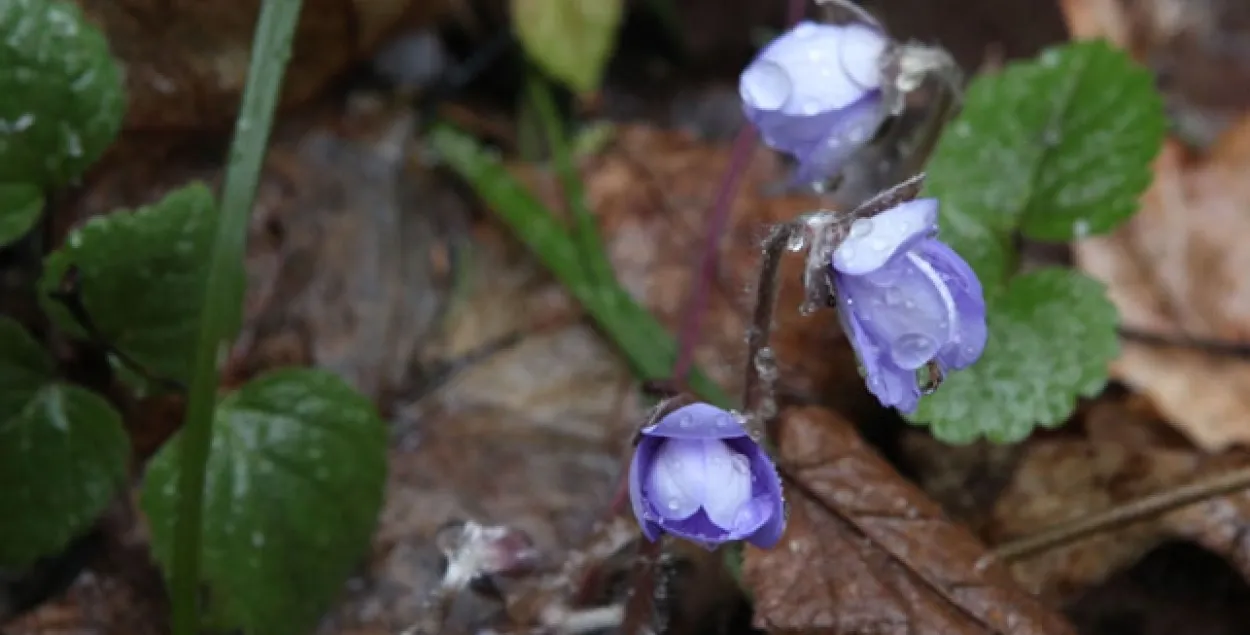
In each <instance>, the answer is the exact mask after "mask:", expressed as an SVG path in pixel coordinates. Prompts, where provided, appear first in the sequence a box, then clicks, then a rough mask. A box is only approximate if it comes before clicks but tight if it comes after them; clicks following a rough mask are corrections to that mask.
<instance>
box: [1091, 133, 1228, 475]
mask: <svg viewBox="0 0 1250 635" xmlns="http://www.w3.org/2000/svg"><path fill="white" fill-rule="evenodd" d="M1247 140H1250V118H1248V119H1246V120H1244V121H1243V122H1242V124H1241V125H1239V126H1238V127H1237V128H1236V129H1234V130H1233V131H1232V133H1231V136H1230V137H1228V138H1227V139H1226V141H1225V142H1224V143H1223V144H1222V145H1221V146H1219V147H1217V148H1216V149H1215V150H1214V152H1213V153H1212V154H1211V155H1210V156H1209V157H1208V158H1207V159H1205V160H1201V161H1194V160H1189V159H1187V157H1185V156H1184V153H1183V151H1182V150H1181V148H1180V147H1179V146H1177V145H1176V144H1175V143H1172V142H1169V143H1168V145H1167V146H1165V148H1164V151H1163V154H1162V155H1161V156H1160V157H1159V159H1158V160H1157V162H1156V165H1155V181H1154V184H1153V185H1152V186H1151V188H1150V190H1149V191H1148V192H1147V193H1146V195H1145V197H1144V198H1143V199H1142V209H1141V211H1140V212H1139V213H1138V214H1137V215H1136V216H1135V217H1133V219H1132V220H1130V221H1129V222H1128V223H1127V224H1126V225H1125V226H1123V227H1122V228H1120V229H1119V230H1118V231H1116V232H1115V233H1114V234H1112V235H1110V236H1105V237H1096V238H1091V239H1088V240H1084V241H1080V242H1078V243H1077V244H1076V245H1075V255H1076V260H1077V262H1078V264H1079V265H1080V266H1081V267H1082V268H1083V269H1085V270H1086V271H1087V272H1089V273H1090V274H1091V275H1093V276H1094V277H1096V278H1098V279H1100V280H1102V281H1103V282H1105V283H1106V284H1107V285H1108V287H1109V293H1110V296H1111V299H1112V301H1113V302H1115V305H1116V308H1117V309H1119V311H1120V315H1121V318H1122V320H1123V324H1124V325H1125V326H1126V327H1127V328H1130V329H1134V330H1140V331H1146V332H1150V333H1155V334H1160V335H1163V336H1165V337H1169V336H1170V337H1174V338H1177V339H1181V340H1184V339H1187V338H1199V339H1203V338H1205V339H1217V340H1224V341H1230V342H1242V341H1246V340H1247V338H1248V337H1250V284H1247V283H1246V281H1245V280H1246V279H1245V276H1244V272H1245V271H1247V270H1250V252H1247V251H1246V250H1245V249H1244V248H1243V246H1242V244H1241V243H1242V239H1243V237H1244V236H1247V235H1250V215H1247V213H1246V211H1247V210H1250V183H1248V182H1247V181H1246V179H1245V178H1244V177H1245V174H1246V172H1247V170H1250V151H1247V150H1248V148H1247V146H1248V145H1250V143H1248V142H1247ZM1112 370H1113V373H1114V374H1115V376H1116V377H1117V378H1119V379H1121V380H1123V381H1124V382H1125V383H1127V384H1129V385H1130V386H1132V387H1134V388H1136V389H1138V390H1141V391H1143V392H1145V393H1146V394H1148V395H1150V396H1151V397H1152V398H1153V399H1154V400H1155V401H1156V402H1157V403H1158V405H1159V408H1160V409H1161V410H1162V411H1163V413H1164V414H1165V415H1166V416H1167V417H1168V418H1169V419H1171V420H1172V421H1173V422H1175V424H1176V425H1177V426H1178V427H1179V428H1180V429H1181V430H1182V431H1183V432H1184V433H1185V434H1186V435H1187V436H1189V437H1190V438H1191V439H1192V440H1193V441H1194V443H1196V444H1197V445H1198V446H1200V447H1202V448H1204V449H1207V450H1211V451H1218V450H1221V449H1223V448H1225V447H1227V446H1229V445H1231V444H1247V443H1250V363H1247V362H1245V361H1242V360H1238V359H1235V358H1231V357H1228V356H1214V355H1211V354H1207V353H1204V352H1197V351H1194V350H1186V349H1182V348H1169V347H1159V346H1151V345H1146V344H1142V343H1136V342H1133V341H1126V342H1125V343H1124V347H1123V351H1122V353H1121V356H1120V358H1119V359H1118V360H1117V361H1116V362H1115V364H1114V365H1113V368H1112Z"/></svg>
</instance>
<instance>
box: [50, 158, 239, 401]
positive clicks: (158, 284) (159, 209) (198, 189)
mask: <svg viewBox="0 0 1250 635" xmlns="http://www.w3.org/2000/svg"><path fill="white" fill-rule="evenodd" d="M216 221H217V213H216V207H215V203H214V201H213V195H212V193H211V192H209V190H208V188H207V187H206V186H204V185H203V184H199V183H197V184H192V185H189V186H187V187H184V188H182V189H180V190H177V191H175V192H172V193H170V194H169V195H167V196H166V197H165V198H163V199H161V200H160V201H159V202H157V203H156V204H154V205H150V206H148V207H142V208H139V209H138V210H135V211H133V212H131V211H118V212H114V213H112V214H110V215H108V216H100V217H96V218H93V219H91V220H90V221H88V222H87V223H86V224H85V225H83V226H82V227H81V228H79V229H77V230H75V231H74V232H73V233H71V234H70V236H69V238H68V240H66V243H65V245H64V246H62V247H61V248H60V249H58V250H56V251H55V252H53V253H51V254H49V255H48V257H47V259H46V260H45V262H44V273H43V277H42V279H41V280H40V283H39V284H40V290H41V293H40V301H41V302H42V303H43V306H44V309H45V310H46V311H47V313H48V315H49V316H50V317H51V318H52V319H53V320H54V321H55V322H56V323H57V325H58V326H60V327H61V328H62V329H64V330H66V331H67V332H69V333H71V334H73V335H75V336H78V337H86V336H87V335H88V334H87V333H86V331H85V329H84V328H83V326H82V325H81V324H79V321H78V320H77V319H75V318H76V316H74V315H73V314H72V313H71V312H69V311H68V310H66V307H65V305H64V304H63V303H62V302H61V301H59V300H57V299H55V298H53V294H54V293H56V292H57V291H58V289H60V288H61V287H62V282H63V280H64V279H65V277H66V275H67V274H68V273H69V272H70V270H71V268H72V269H74V270H76V271H77V287H78V291H79V297H80V299H81V302H82V307H83V309H85V311H86V313H87V315H88V316H89V317H90V320H91V323H92V324H93V326H94V327H95V329H96V331H97V333H96V335H97V336H98V337H101V338H103V339H104V340H105V341H107V342H108V343H109V344H111V345H113V346H114V347H116V348H117V349H118V350H120V351H122V352H124V353H126V354H127V355H129V356H130V357H131V358H132V359H134V360H135V361H136V362H138V363H139V364H140V365H142V366H143V367H144V369H145V370H147V371H148V372H149V373H152V374H154V375H155V376H157V377H161V378H165V379H173V380H177V381H181V382H184V383H186V382H188V381H189V380H190V375H191V365H192V356H193V354H194V349H195V338H196V337H197V335H198V328H199V322H198V319H199V315H200V307H201V304H202V302H203V296H204V284H205V276H206V275H207V266H208V257H209V249H210V247H211V243H212V240H213V238H214V234H215V230H216ZM239 288H240V289H241V288H242V285H239Z"/></svg>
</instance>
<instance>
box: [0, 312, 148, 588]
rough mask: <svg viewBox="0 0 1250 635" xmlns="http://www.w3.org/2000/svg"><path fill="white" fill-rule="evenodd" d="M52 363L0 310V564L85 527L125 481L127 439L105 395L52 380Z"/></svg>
mask: <svg viewBox="0 0 1250 635" xmlns="http://www.w3.org/2000/svg"><path fill="white" fill-rule="evenodd" d="M54 372H55V366H54V364H53V362H52V359H51V358H50V357H49V356H48V355H47V353H46V352H45V351H44V350H43V349H42V348H40V347H39V344H38V343H36V342H35V341H34V340H32V339H31V338H30V336H29V335H27V334H26V332H25V331H24V330H23V329H22V327H21V326H20V325H18V324H17V323H16V322H14V321H13V320H11V319H8V318H0V409H2V410H0V412H2V413H3V417H4V418H3V419H0V508H2V509H6V510H8V513H6V515H5V520H4V522H0V566H5V567H23V566H26V565H29V564H31V563H32V562H34V561H36V560H38V559H39V558H41V557H43V556H46V555H49V554H52V553H55V552H56V551H57V550H59V549H61V548H62V547H64V546H65V544H67V543H68V542H69V541H70V540H72V539H74V538H75V537H77V536H79V535H80V534H82V533H83V532H84V531H86V530H87V529H88V528H89V527H90V526H91V524H92V523H93V522H94V521H95V519H96V518H97V517H98V516H99V515H100V513H101V512H102V511H104V508H105V507H106V506H107V505H108V504H109V501H111V500H112V499H113V497H114V496H115V495H116V493H117V491H118V489H119V487H120V486H121V485H122V484H123V483H124V482H125V479H126V470H127V466H128V461H129V454H130V441H129V439H127V437H126V432H125V429H124V428H123V427H122V422H121V417H120V416H119V415H118V414H117V412H116V411H115V410H113V408H112V406H110V405H109V403H108V402H107V401H105V400H104V398H102V397H100V396H99V395H96V394H95V393H92V392H90V391H87V390H84V389H82V388H78V387H76V386H70V385H67V384H59V383H51V380H52V378H53V373H54Z"/></svg>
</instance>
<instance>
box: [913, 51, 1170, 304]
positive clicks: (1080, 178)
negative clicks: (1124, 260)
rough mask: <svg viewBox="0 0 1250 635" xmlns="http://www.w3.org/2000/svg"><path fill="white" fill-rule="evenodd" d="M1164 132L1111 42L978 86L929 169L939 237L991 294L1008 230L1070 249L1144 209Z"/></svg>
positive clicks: (1137, 70) (1149, 81) (1004, 257)
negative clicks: (1067, 245) (1143, 199)
mask: <svg viewBox="0 0 1250 635" xmlns="http://www.w3.org/2000/svg"><path fill="white" fill-rule="evenodd" d="M1166 128H1167V117H1166V116H1165V114H1164V110H1163V101H1162V98H1161V97H1160V96H1159V94H1158V92H1157V91H1156V90H1155V88H1154V79H1153V76H1152V75H1151V73H1150V72H1149V71H1148V70H1146V69H1145V68H1142V67H1141V66H1139V65H1138V64H1137V63H1135V62H1134V61H1133V60H1132V59H1131V58H1130V57H1129V56H1128V55H1127V54H1126V53H1124V52H1123V51H1120V50H1118V49H1115V48H1112V47H1111V46H1110V45H1109V44H1107V43H1106V42H1102V41H1087V42H1072V43H1068V44H1064V45H1062V46H1058V47H1055V48H1052V49H1049V50H1047V51H1045V52H1043V53H1042V54H1041V55H1039V56H1038V57H1037V58H1035V59H1032V60H1023V61H1018V62H1014V63H1012V64H1010V65H1008V66H1007V67H1006V68H1004V69H1003V70H1002V71H1001V72H999V73H993V74H988V75H982V76H978V77H977V78H976V79H974V80H973V81H972V83H971V84H970V85H969V86H968V90H967V93H966V95H965V96H964V100H963V108H962V110H961V111H960V114H959V116H958V117H957V118H956V119H955V120H954V121H952V122H951V123H950V124H949V125H948V126H947V128H946V130H945V132H944V133H943V134H942V138H941V140H940V141H939V143H938V145H937V147H936V148H935V149H934V152H933V156H932V158H931V159H930V160H929V163H928V165H927V166H926V168H925V171H926V175H927V177H926V180H925V195H926V196H936V197H937V198H938V199H939V200H941V202H942V239H943V240H944V241H945V242H947V243H949V244H950V245H951V246H952V247H953V248H955V250H956V251H958V252H959V253H960V254H961V255H963V256H964V257H965V258H966V259H967V260H968V262H969V264H971V265H972V267H973V269H974V270H976V272H977V275H978V276H980V277H981V279H982V281H983V282H985V283H986V285H987V286H990V287H996V286H997V285H998V283H999V282H1001V281H1003V280H1004V279H1005V277H1006V275H1007V273H1008V269H1009V268H1010V267H1011V264H1012V257H1011V254H1010V249H1009V242H1008V240H1009V237H1010V234H1011V232H1013V231H1014V230H1016V229H1019V230H1021V231H1023V232H1024V234H1025V235H1026V236H1028V237H1030V238H1034V239H1037V240H1051V241H1068V240H1071V239H1073V238H1080V237H1083V236H1086V235H1093V234H1100V233H1106V232H1108V231H1111V230H1112V229H1114V228H1115V227H1117V226H1118V225H1119V224H1120V223H1122V222H1124V221H1125V220H1127V219H1128V218H1129V217H1130V216H1132V215H1133V213H1135V212H1136V211H1137V208H1138V198H1139V197H1140V196H1141V194H1142V193H1143V192H1144V191H1145V189H1146V188H1147V187H1148V186H1149V185H1150V180H1151V174H1152V173H1151V163H1152V162H1153V160H1154V158H1155V156H1156V155H1157V154H1158V153H1159V149H1160V148H1161V147H1162V144H1163V138H1164V133H1165V130H1166Z"/></svg>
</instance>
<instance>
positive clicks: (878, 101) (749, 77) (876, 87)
mask: <svg viewBox="0 0 1250 635" xmlns="http://www.w3.org/2000/svg"><path fill="white" fill-rule="evenodd" d="M888 45H889V40H888V38H887V37H886V36H885V35H884V34H883V33H881V32H880V31H878V30H876V29H874V28H873V27H870V26H867V25H864V24H849V25H836V24H817V23H815V22H800V23H799V24H797V25H795V27H794V28H792V29H790V31H788V32H786V33H785V34H783V35H781V36H780V37H778V38H777V39H776V40H773V42H772V43H771V44H769V45H768V46H767V47H765V48H764V50H763V51H761V52H760V53H759V55H758V56H756V58H755V60H754V61H752V62H751V63H750V64H749V65H748V66H747V67H746V70H744V71H743V72H742V76H741V77H740V79H739V83H738V92H739V93H740V94H741V96H742V104H743V110H744V111H745V113H746V117H747V119H748V120H749V121H750V122H751V123H752V124H754V125H755V127H756V128H758V129H759V132H760V136H761V137H762V138H763V140H764V143H765V144H767V145H768V146H769V147H771V148H773V149H774V150H777V151H780V152H784V153H786V154H789V155H792V156H793V157H794V158H795V159H796V160H797V161H798V163H799V167H798V171H797V173H796V175H795V180H796V181H798V182H803V183H810V182H815V181H823V180H827V179H829V178H831V177H833V176H835V175H836V174H837V172H838V171H839V170H840V169H841V167H842V164H843V163H844V162H845V161H846V160H847V159H848V158H850V157H851V155H852V154H854V153H855V151H857V150H858V149H859V148H861V147H863V145H864V144H866V143H867V142H868V141H869V139H871V138H872V136H873V134H874V133H875V132H876V130H877V128H878V127H879V126H880V125H881V122H882V121H883V120H884V119H885V115H886V113H885V107H884V106H883V101H882V93H881V57H882V55H883V54H884V53H885V51H886V49H887V47H888Z"/></svg>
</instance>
